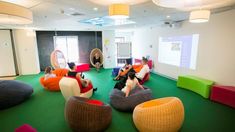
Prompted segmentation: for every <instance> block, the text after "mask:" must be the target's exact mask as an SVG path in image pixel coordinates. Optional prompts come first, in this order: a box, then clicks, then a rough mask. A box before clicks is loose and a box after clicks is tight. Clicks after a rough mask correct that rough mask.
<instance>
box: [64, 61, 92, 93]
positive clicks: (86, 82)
mask: <svg viewBox="0 0 235 132" xmlns="http://www.w3.org/2000/svg"><path fill="white" fill-rule="evenodd" d="M68 65H69V68H70V71H69V72H68V74H67V76H68V77H73V78H77V79H79V80H80V81H81V84H82V87H83V88H85V87H87V86H88V85H89V84H90V83H91V81H90V80H88V79H84V78H82V75H81V74H80V73H78V72H76V71H75V68H76V65H75V63H74V62H70V63H68ZM83 77H84V76H83ZM96 90H97V88H93V91H96Z"/></svg>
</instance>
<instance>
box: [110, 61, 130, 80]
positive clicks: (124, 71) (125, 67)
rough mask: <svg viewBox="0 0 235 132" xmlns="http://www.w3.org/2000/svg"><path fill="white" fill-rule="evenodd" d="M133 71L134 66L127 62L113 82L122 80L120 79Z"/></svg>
mask: <svg viewBox="0 0 235 132" xmlns="http://www.w3.org/2000/svg"><path fill="white" fill-rule="evenodd" d="M131 69H132V66H131V64H130V61H129V60H126V61H125V65H124V66H123V67H122V68H120V70H119V72H118V75H117V76H116V77H115V78H114V79H113V80H120V77H122V76H125V75H126V74H127V73H128V72H129V71H130V70H131Z"/></svg>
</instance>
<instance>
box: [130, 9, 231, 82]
mask: <svg viewBox="0 0 235 132" xmlns="http://www.w3.org/2000/svg"><path fill="white" fill-rule="evenodd" d="M195 33H198V34H200V37H199V47H198V56H197V66H196V70H189V69H185V68H178V67H175V66H172V65H167V64H161V63H159V62H158V61H157V56H158V38H159V36H179V35H190V34H195ZM150 45H152V48H151V46H150ZM132 46H133V55H134V57H138V58H140V57H142V56H146V55H150V56H151V59H153V61H154V65H155V67H154V71H155V72H158V73H160V74H164V75H166V76H169V77H172V78H177V77H178V75H182V74H193V75H197V76H200V77H203V78H207V79H210V80H214V81H216V83H219V84H224V85H235V10H230V11H227V12H223V13H219V14H213V15H211V18H210V21H209V22H208V23H203V24H191V23H189V22H184V23H183V25H182V27H181V28H177V29H172V28H166V27H165V28H163V27H153V28H143V29H137V30H135V32H134V36H133V45H132Z"/></svg>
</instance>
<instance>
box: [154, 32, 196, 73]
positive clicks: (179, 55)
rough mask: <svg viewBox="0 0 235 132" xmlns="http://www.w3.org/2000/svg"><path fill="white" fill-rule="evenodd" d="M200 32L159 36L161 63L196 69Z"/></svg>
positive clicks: (159, 58)
mask: <svg viewBox="0 0 235 132" xmlns="http://www.w3.org/2000/svg"><path fill="white" fill-rule="evenodd" d="M198 41H199V34H193V35H185V36H173V37H159V47H158V49H159V51H158V53H159V55H158V60H159V62H160V63H165V64H169V65H174V66H178V67H184V68H189V69H196V61H197V50H198Z"/></svg>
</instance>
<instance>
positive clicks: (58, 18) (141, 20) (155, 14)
mask: <svg viewBox="0 0 235 132" xmlns="http://www.w3.org/2000/svg"><path fill="white" fill-rule="evenodd" d="M2 1H7V2H12V3H15V4H18V5H21V6H24V7H26V8H29V9H31V10H32V11H33V15H34V22H33V24H31V25H0V28H34V29H36V30H103V29H123V28H124V29H125V28H136V27H142V26H147V25H161V24H162V23H163V22H164V21H166V20H167V21H182V20H187V19H188V15H189V11H182V10H176V9H171V8H163V7H159V6H157V5H155V4H154V3H153V2H152V1H151V0H142V1H143V3H141V4H136V3H134V4H133V5H131V6H130V20H133V21H135V22H136V24H132V25H125V26H117V27H96V26H92V25H86V24H81V23H79V22H78V21H80V20H83V19H90V18H94V17H102V16H106V15H108V6H107V5H104V4H97V3H95V2H91V1H98V0H2ZM103 1H110V0H103ZM116 1H117V0H116ZM129 1H133V0H129ZM136 1H137V0H136ZM187 1H188V0H187ZM193 1H195V0H193ZM203 1H205V0H203ZM210 1H211V0H210ZM215 1H218V0H215ZM229 1H230V3H228V4H227V5H226V4H223V5H221V6H222V7H221V6H218V5H216V6H214V7H215V8H217V9H213V7H210V8H211V9H213V12H220V11H224V10H228V9H234V3H235V0H229ZM94 7H96V8H98V11H95V10H93V8H94ZM72 13H80V14H83V15H79V16H71V15H70V14H72ZM168 15H169V16H170V18H167V17H166V16H168Z"/></svg>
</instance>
